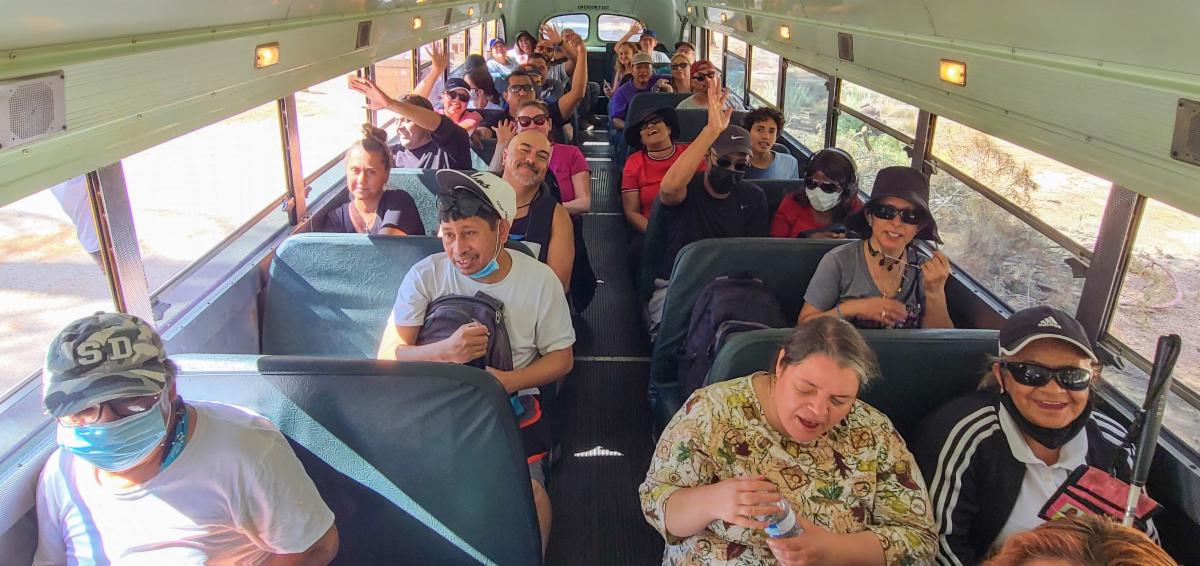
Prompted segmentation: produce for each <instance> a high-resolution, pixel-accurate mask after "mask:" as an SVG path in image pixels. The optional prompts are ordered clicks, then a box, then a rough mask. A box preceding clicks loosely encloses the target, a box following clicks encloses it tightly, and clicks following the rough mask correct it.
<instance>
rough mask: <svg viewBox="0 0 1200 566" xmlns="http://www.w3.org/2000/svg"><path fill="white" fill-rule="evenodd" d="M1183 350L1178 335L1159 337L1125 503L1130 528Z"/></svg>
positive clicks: (1127, 524) (1156, 443)
mask: <svg viewBox="0 0 1200 566" xmlns="http://www.w3.org/2000/svg"><path fill="white" fill-rule="evenodd" d="M1181 349H1182V341H1181V340H1180V338H1179V335H1178V334H1169V335H1167V336H1159V337H1158V348H1157V349H1156V350H1155V352H1154V366H1153V367H1152V368H1150V383H1149V385H1148V386H1147V387H1146V399H1145V400H1144V401H1142V410H1141V414H1140V415H1138V420H1140V421H1141V422H1140V424H1141V426H1140V429H1141V434H1139V435H1138V441H1137V448H1136V454H1137V460H1136V461H1135V462H1134V465H1133V477H1132V478H1131V479H1132V481H1131V482H1130V488H1129V497H1128V498H1127V499H1126V500H1125V519H1124V521H1122V523H1124V524H1125V526H1127V527H1128V526H1132V525H1133V518H1134V513H1135V511H1136V509H1137V504H1138V499H1140V498H1141V496H1142V491H1143V490H1144V489H1145V487H1146V477H1147V476H1149V475H1150V462H1151V460H1153V459H1154V449H1155V448H1157V447H1158V431H1159V429H1160V428H1161V427H1162V419H1163V410H1164V409H1165V408H1166V406H1167V393H1168V392H1169V391H1170V390H1171V387H1170V384H1171V371H1172V370H1174V369H1175V361H1176V360H1178V359H1179V351H1180V350H1181Z"/></svg>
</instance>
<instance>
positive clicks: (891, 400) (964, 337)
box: [704, 328, 999, 439]
mask: <svg viewBox="0 0 1200 566" xmlns="http://www.w3.org/2000/svg"><path fill="white" fill-rule="evenodd" d="M790 332H791V329H787V328H784V329H771V330H754V331H750V332H743V333H740V334H735V335H734V336H731V337H730V338H729V341H728V342H726V343H725V346H724V347H723V348H721V351H720V352H717V357H716V360H715V361H714V362H713V365H712V367H711V368H709V372H708V377H707V379H705V382H704V383H705V385H712V384H714V383H717V382H720V381H726V380H729V379H734V378H737V377H741V376H744V375H750V374H752V373H754V372H756V371H773V370H774V365H775V356H776V353H777V352H778V351H779V346H780V344H782V343H783V341H784V339H786V338H787V336H788V334H789V333H790ZM862 335H863V338H865V339H866V340H867V344H869V345H870V346H871V349H872V350H874V351H875V356H876V357H877V358H878V359H879V368H880V376H879V377H877V378H875V380H874V381H872V382H871V383H870V384H868V385H867V388H866V389H865V390H863V391H862V393H861V395H859V398H861V399H862V400H863V401H866V402H867V403H869V404H871V406H873V407H875V408H877V409H879V410H880V411H883V412H884V414H886V415H887V416H888V418H890V419H891V420H892V423H893V424H895V425H896V430H898V431H899V432H900V434H901V435H902V436H904V437H905V438H909V439H911V438H912V436H910V435H911V434H912V433H913V432H915V431H916V428H917V425H918V424H919V423H920V422H921V419H922V418H924V417H925V416H927V415H929V414H930V413H932V412H933V411H934V410H935V409H937V408H938V407H940V406H942V405H944V404H946V402H947V401H950V400H951V399H954V398H955V397H958V396H959V395H963V394H965V393H967V392H969V391H972V390H974V389H975V388H976V386H978V385H979V379H980V376H982V375H983V373H984V371H985V370H986V367H985V366H986V365H987V359H988V358H987V356H988V355H989V354H995V353H996V342H997V340H998V339H999V333H998V331H996V330H977V329H895V330H863V331H862Z"/></svg>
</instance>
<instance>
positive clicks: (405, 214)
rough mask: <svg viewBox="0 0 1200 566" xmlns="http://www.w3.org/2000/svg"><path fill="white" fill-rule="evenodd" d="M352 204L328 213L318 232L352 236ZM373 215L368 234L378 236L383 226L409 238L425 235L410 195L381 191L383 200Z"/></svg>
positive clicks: (401, 192) (414, 202)
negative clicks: (373, 220)
mask: <svg viewBox="0 0 1200 566" xmlns="http://www.w3.org/2000/svg"><path fill="white" fill-rule="evenodd" d="M353 204H354V203H353V202H347V203H346V204H343V205H342V206H340V207H338V208H335V209H333V210H331V211H329V215H328V216H326V217H325V222H324V223H323V224H322V225H321V229H320V230H319V231H320V232H337V233H344V234H353V233H354V232H355V230H354V223H353V222H352V221H351V220H350V207H351V206H352V205H353ZM375 214H376V216H377V218H376V220H375V225H374V226H371V229H370V230H367V233H368V234H378V233H379V230H380V228H383V227H384V226H395V227H396V228H399V229H400V230H403V231H404V233H405V234H408V235H409V236H424V235H425V225H424V224H422V223H421V213H420V212H418V211H417V203H416V201H414V200H413V198H412V195H410V194H408V193H406V192H404V191H400V190H390V191H383V198H381V199H379V207H378V208H376V209H375Z"/></svg>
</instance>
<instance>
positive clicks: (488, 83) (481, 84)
mask: <svg viewBox="0 0 1200 566" xmlns="http://www.w3.org/2000/svg"><path fill="white" fill-rule="evenodd" d="M466 77H467V78H468V79H471V84H473V85H475V88H478V89H481V90H483V94H484V95H486V96H487V98H488V100H490V101H491V102H492V103H494V104H500V93H499V92H498V91H497V90H496V81H495V80H493V79H492V74H491V73H489V72H488V69H487V66H483V67H475V68H473V69H471V70H469V71H467V75H466Z"/></svg>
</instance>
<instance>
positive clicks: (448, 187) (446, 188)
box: [433, 169, 492, 202]
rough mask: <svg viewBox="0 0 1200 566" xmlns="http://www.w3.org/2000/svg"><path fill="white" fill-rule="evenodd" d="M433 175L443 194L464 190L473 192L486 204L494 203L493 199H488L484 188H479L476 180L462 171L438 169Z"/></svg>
mask: <svg viewBox="0 0 1200 566" xmlns="http://www.w3.org/2000/svg"><path fill="white" fill-rule="evenodd" d="M433 175H434V178H435V179H437V183H438V189H439V190H440V191H441V192H443V193H448V192H450V191H453V190H454V189H459V188H462V189H467V190H469V191H471V192H472V193H474V194H475V196H478V197H479V198H481V199H483V200H484V202H492V199H490V198H488V196H487V194H485V193H484V192H483V188H482V187H480V186H479V183H476V182H475V179H472V178H471V177H470V176H469V175H467V174H466V173H464V172H462V171H459V170H457V169H438V170H437V172H436V173H434V174H433Z"/></svg>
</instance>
